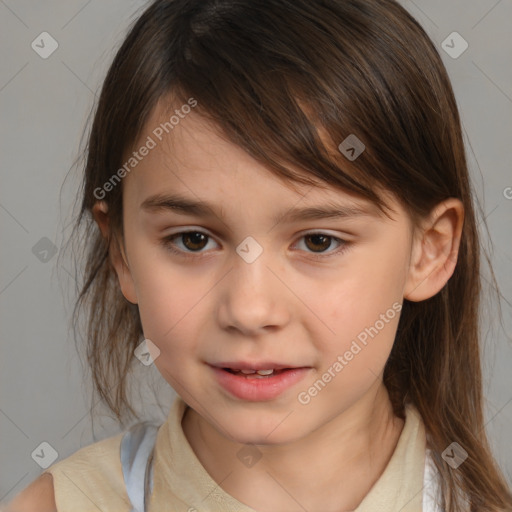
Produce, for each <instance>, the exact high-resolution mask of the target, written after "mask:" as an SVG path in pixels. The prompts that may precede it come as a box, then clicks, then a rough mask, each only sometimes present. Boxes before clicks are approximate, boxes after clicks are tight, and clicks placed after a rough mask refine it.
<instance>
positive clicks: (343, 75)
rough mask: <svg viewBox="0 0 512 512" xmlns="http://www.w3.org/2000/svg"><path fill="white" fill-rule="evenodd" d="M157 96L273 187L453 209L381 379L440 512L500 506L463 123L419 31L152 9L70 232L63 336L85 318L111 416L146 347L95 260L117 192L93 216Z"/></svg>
mask: <svg viewBox="0 0 512 512" xmlns="http://www.w3.org/2000/svg"><path fill="white" fill-rule="evenodd" d="M161 98H172V102H173V103H174V104H175V105H176V106H179V104H186V103H187V101H188V100H189V99H190V98H194V100H195V101H197V106H196V112H198V113H200V114H201V115H202V116H204V117H205V118H206V119H208V120H210V121H212V122H213V123H215V125H216V126H217V127H218V128H219V130H220V131H221V133H223V134H224V136H225V137H227V139H228V140H230V141H231V142H233V143H235V144H237V145H238V146H239V147H240V148H242V149H243V150H245V151H246V152H247V153H248V154H249V155H251V156H252V157H254V158H255V159H256V160H258V161H259V162H261V163H262V164H264V165H265V166H266V167H267V168H268V169H269V170H271V171H272V172H273V173H275V175H277V176H280V177H282V178H284V179H287V180H290V181H296V182H298V183H306V184H308V183H311V184H313V183H314V182H315V181H316V182H317V181H318V179H320V180H322V181H323V182H325V183H328V184H330V185H332V186H335V187H339V188H341V189H343V190H348V191H351V192H353V193H356V194H358V195H359V196H360V197H363V198H366V199H369V200H371V201H373V202H374V203H375V204H376V205H378V207H379V208H381V209H384V208H385V203H384V201H383V200H382V197H381V195H380V193H379V191H382V190H388V191H391V192H392V193H393V194H394V196H395V197H396V198H397V199H398V200H399V201H400V203H401V204H402V205H403V206H404V207H405V209H406V211H407V212H408V214H409V215H410V216H411V218H412V219H413V220H414V221H415V222H416V221H418V220H419V219H421V218H422V217H423V216H425V215H426V214H428V213H429V212H430V211H431V209H432V208H433V207H434V206H435V205H436V204H438V203H439V202H440V201H442V200H444V199H446V198H449V197H455V198H458V199H460V200H461V201H462V203H463V205H464V209H465V220H464V226H463V233H462V238H461V242H460V252H459V257H458V261H457V264H456V268H455V271H454V273H453V275H452V277H451V278H450V279H449V281H448V282H447V284H446V285H445V286H444V288H443V289H442V290H441V291H440V292H439V293H437V294H436V295H435V296H433V297H432V298H430V299H428V300H424V301H422V302H417V303H416V302H410V301H407V300H405V301H404V304H403V309H402V313H401V318H400V322H399V326H398V330H397V335H396V340H395V342H394V346H393V349H392V352H391V354H390V357H389V359H388V361H387V364H386V366H385V369H384V375H383V379H384V383H385V385H386V387H387V389H388V392H389V395H390V398H391V401H392V404H393V408H394V410H395V414H397V415H398V416H401V417H403V414H404V406H405V404H406V403H412V404H414V406H415V407H416V408H417V409H418V410H419V412H420V414H421V416H422V418H423V421H424V423H425V428H426V433H427V445H428V447H429V448H430V449H431V450H432V457H433V460H434V463H435V465H436V467H437V470H438V471H439V473H440V475H441V479H440V483H441V493H442V496H443V503H444V509H445V510H446V512H456V511H459V510H463V506H464V503H465V502H464V499H463V495H465V496H466V499H467V500H468V501H469V503H470V506H471V511H477V510H478V511H479V512H481V511H498V510H499V511H502V510H511V507H512V496H511V494H510V492H509V490H508V489H507V485H506V482H505V480H504V478H503V476H502V474H501V473H500V470H499V468H498V466H497V464H496V462H495V460H494V459H493V456H492V453H491V449H490V447H489V444H488V440H487V437H486V433H485V429H484V419H483V404H482V401H483V391H482V375H481V359H480V348H479V324H480V320H479V317H480V314H479V311H480V292H481V275H480V241H479V234H478V230H477V222H476V215H475V207H474V204H473V201H474V197H473V192H472V187H471V183H470V180H469V173H468V166H467V160H466V154H465V146H464V142H463V137H462V129H461V122H460V117H459V112H458V108H457V104H456V100H455V97H454V94H453V90H452V87H451V84H450V80H449V78H448V74H447V71H446V69H445V67H444V65H443V62H442V60H441V57H440V55H439V53H438V51H437V50H436V48H435V47H434V45H433V43H432V41H431V40H430V39H429V37H428V35H427V34H426V33H425V31H424V30H423V28H422V27H421V26H420V24H419V23H418V22H417V21H416V20H415V19H414V18H413V17H412V16H411V15H410V14H409V13H408V12H407V11H406V10H405V9H404V8H403V7H401V6H400V5H399V4H398V3H397V2H395V1H394V0H344V1H341V0H339V1H337V0H156V1H154V2H152V3H151V4H149V6H148V7H147V8H146V9H145V10H144V12H143V13H142V14H141V16H140V17H139V18H138V19H137V20H135V22H134V23H133V24H132V26H131V27H130V30H129V33H128V35H127V36H126V38H125V40H124V41H123V43H122V45H121V46H120V48H119V50H118V51H117V53H116V55H115V58H114V60H113V63H112V64H111V67H110V69H109V71H108V74H107V76H106V79H105V81H104V83H103V87H102V90H101V95H100V97H99V101H98V104H97V107H96V111H95V113H94V117H93V124H92V128H91V131H90V134H89V137H88V144H87V148H86V149H85V173H84V177H83V183H82V188H81V195H80V199H81V208H80V212H79V215H78V216H77V218H76V223H75V228H74V232H78V230H79V228H80V227H81V226H83V225H85V227H86V230H85V232H84V234H83V236H82V238H81V243H83V245H82V247H83V249H82V252H83V255H84V257H85V260H86V263H85V273H84V275H83V282H82V283H81V284H80V293H79V297H78V299H77V301H76V304H75V309H74V311H73V322H74V324H73V325H74V326H76V324H77V323H78V318H79V314H80V311H81V310H82V309H85V310H86V318H87V321H86V326H85V327H86V336H85V338H86V351H87V360H88V363H89V365H90V369H91V372H92V376H93V380H94V384H95V388H96V391H97V392H98V393H99V395H100V397H101V399H102V400H103V401H104V402H105V403H106V404H107V405H108V407H109V408H110V409H111V410H112V411H113V412H114V414H115V415H116V417H117V419H118V420H119V421H121V420H122V418H123V417H124V415H125V413H126V412H127V411H129V412H130V413H131V414H134V410H133V409H132V407H131V405H130V403H129V400H128V398H127V395H126V382H127V377H128V375H129V373H130V368H131V365H132V363H133V361H134V357H133V351H134V349H135V348H136V346H137V345H138V344H139V343H140V341H141V340H142V336H143V333H142V326H141V322H140V317H139V312H138V307H137V305H134V304H131V303H129V302H128V301H127V300H126V299H125V298H124V297H123V295H122V293H121V291H120V287H119V283H118V281H117V276H116V274H115V271H114V268H113V266H112V264H111V261H110V258H109V252H110V251H111V250H112V244H118V245H117V247H119V244H120V243H123V242H122V239H123V225H122V183H121V184H120V185H119V186H114V187H111V190H109V191H108V192H107V193H104V197H102V198H103V200H104V201H105V202H106V203H107V204H108V208H109V222H110V228H111V233H110V235H111V237H110V238H109V240H104V239H103V238H102V236H101V234H100V232H99V229H98V227H97V226H96V225H95V223H94V221H93V219H92V215H91V209H92V207H93V205H94V203H95V202H96V201H97V200H98V192H97V191H98V190H100V189H102V187H103V186H104V184H105V183H106V182H108V181H109V180H110V179H111V178H112V176H113V175H114V174H115V173H116V171H117V170H118V169H120V168H121V167H122V165H123V163H124V161H125V160H124V158H125V157H126V155H127V154H128V153H129V151H130V150H132V149H134V148H133V144H134V143H135V141H136V140H137V138H138V136H139V135H140V133H141V131H142V130H143V128H144V126H145V122H146V120H147V119H148V116H149V114H150V113H151V112H152V111H153V109H154V108H155V106H156V104H157V102H158V101H159V100H160V99H161ZM169 101H171V100H169ZM349 135H355V136H356V137H357V138H358V139H359V140H360V141H362V142H363V143H364V144H365V146H366V149H365V151H364V152H363V153H362V154H361V155H360V156H359V157H358V158H357V159H356V160H353V161H351V160H350V159H347V158H346V157H345V156H344V155H342V153H341V152H340V151H339V150H338V146H339V144H340V143H341V142H342V141H344V140H345V139H346V138H347V137H348V136H349ZM290 168H295V169H298V170H299V171H300V173H299V172H292V171H291V170H290ZM103 191H104V189H103ZM453 441H457V442H458V443H459V444H460V445H461V446H462V447H463V448H464V449H465V450H466V451H467V453H468V458H467V459H466V460H465V462H464V463H463V464H462V465H461V466H459V467H458V469H456V470H454V469H452V468H451V467H449V466H448V465H447V464H446V463H445V462H444V460H443V458H442V452H443V451H444V450H445V449H446V448H447V447H448V446H449V445H450V444H451V443H452V442H453Z"/></svg>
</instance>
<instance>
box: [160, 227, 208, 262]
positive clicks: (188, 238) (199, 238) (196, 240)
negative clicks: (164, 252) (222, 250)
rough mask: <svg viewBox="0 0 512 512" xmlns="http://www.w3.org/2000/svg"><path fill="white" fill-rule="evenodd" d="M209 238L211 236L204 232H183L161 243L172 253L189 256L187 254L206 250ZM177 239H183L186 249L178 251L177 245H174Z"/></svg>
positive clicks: (166, 238) (164, 239)
mask: <svg viewBox="0 0 512 512" xmlns="http://www.w3.org/2000/svg"><path fill="white" fill-rule="evenodd" d="M209 238H210V236H209V235H207V234H206V233H203V232H202V231H182V232H181V233H175V234H174V235H171V236H168V237H165V238H163V239H162V241H161V243H162V245H163V246H164V247H165V248H166V249H169V250H170V251H171V252H174V253H177V254H181V255H183V256H187V254H186V253H187V252H193V253H194V252H201V249H204V247H205V246H206V245H207V242H208V239H209ZM175 239H181V241H182V244H183V246H184V247H185V249H176V247H175V245H177V244H175V243H174V240H175Z"/></svg>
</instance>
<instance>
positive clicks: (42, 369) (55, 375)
mask: <svg viewBox="0 0 512 512" xmlns="http://www.w3.org/2000/svg"><path fill="white" fill-rule="evenodd" d="M402 4H403V5H404V6H405V7H406V8H407V9H408V10H409V11H410V12H411V13H412V14H413V16H415V17H416V18H417V19H418V21H419V22H420V23H421V24H422V25H423V26H424V27H425V29H426V30H427V32H428V33H429V35H430V36H431V38H432V39H433V41H434V42H435V43H436V45H437V47H438V48H439V49H440V53H441V55H442V57H443V60H444V62H445V64H446V66H447V69H448V72H449V74H450V77H451V79H452V82H453V86H454V89H455V94H456V96H457V101H458V104H459V107H460V110H461V115H462V122H463V128H464V132H465V137H466V144H467V145H468V156H469V158H470V166H471V173H472V175H473V177H474V185H475V189H476V191H477V194H478V199H479V201H480V203H481V205H482V212H483V214H482V217H483V218H485V220H486V222H487V224H488V226H489V230H490V239H491V240H492V242H493V243H494V251H493V253H492V261H493V264H494V266H495V272H496V277H497V280H498V282H499V284H500V286H501V289H502V293H503V295H504V297H505V300H502V305H503V313H504V316H503V319H502V322H501V323H500V319H499V316H498V314H497V308H496V306H497V305H496V303H492V302H488V305H487V307H486V313H485V318H486V325H484V328H483V335H484V342H483V353H484V375H485V396H486V420H487V429H488V433H489V437H490V439H491V443H492V447H493V450H494V453H495V455H496V458H497V460H498V462H499V464H500V465H501V467H502V468H503V470H504V471H505V473H506V475H507V478H508V480H509V482H511V483H512V443H511V438H512V436H511V432H512V372H511V370H510V366H511V364H512V345H511V341H510V339H511V336H512V327H511V326H512V318H511V307H510V303H512V279H511V277H510V275H511V274H510V266H511V259H512V229H511V225H512V222H511V220H512V189H510V188H508V187H512V172H511V168H512V165H511V164H512V151H511V146H512V144H511V140H510V138H511V135H512V130H511V128H512V66H511V62H512V58H511V57H512V52H511V50H512V40H511V35H510V33H511V28H512V27H511V26H510V20H512V2H511V1H510V0H500V1H496V0H478V1H477V0H472V1H468V0H457V1H450V2H445V1H444V0H422V1H421V2H420V0H416V1H415V2H414V3H413V2H411V1H403V2H402ZM144 5H145V2H143V1H140V0H139V1H131V2H129V1H126V0H108V1H100V0H89V1H84V0H69V1H66V2H64V1H58V0H53V1H42V0H41V1H36V0H31V1H30V0H0V34H1V36H0V37H1V39H2V44H1V45H0V55H1V62H2V66H1V69H0V119H1V128H0V129H1V133H0V144H1V164H0V165H1V180H2V181H1V188H0V223H1V225H0V228H1V233H2V243H1V245H0V262H1V263H0V315H1V317H0V326H1V345H0V347H1V351H2V352H1V359H0V432H1V442H0V461H1V467H0V501H3V500H8V499H11V498H12V497H13V496H14V495H15V494H16V493H17V492H19V491H20V490H21V489H22V488H24V487H25V486H26V485H28V484H29V483H30V482H31V481H32V480H34V479H35V478H36V477H37V476H38V475H39V474H40V473H41V472H42V468H41V467H40V466H39V465H38V464H36V462H35V457H34V459H33V458H32V455H31V454H32V453H33V452H34V450H36V448H38V447H39V446H40V444H41V443H42V442H47V443H49V444H50V445H51V446H52V447H53V448H54V449H55V450H56V451H57V452H58V455H59V457H60V459H63V458H65V457H67V456H69V455H70V454H72V453H73V452H75V451H76V450H77V449H79V448H80V447H82V446H86V445H88V444H90V443H92V442H95V441H98V440H100V439H103V438H105V437H108V436H111V435H115V434H117V433H118V432H120V427H119V426H118V425H117V424H116V423H115V422H114V421H113V420H112V418H111V417H110V416H109V415H108V414H107V413H106V409H105V408H104V407H103V406H101V405H100V404H94V407H93V411H94V413H95V417H94V421H93V420H92V419H91V416H90V414H89V412H88V410H89V405H90V396H91V384H90V381H88V380H87V379H85V378H84V376H83V370H82V366H81V364H80V360H79V358H78V356H77V354H76V351H75V345H74V342H73V338H72V331H71V329H70V328H69V319H70V315H71V310H72V304H73V292H74V286H75V281H74V277H73V276H74V269H73V267H72V261H71V260H67V259H66V258H60V259H59V260H58V257H57V254H55V255H52V247H54V251H56V252H57V253H58V252H59V251H61V250H62V249H63V244H64V242H65V241H66V240H67V237H68V236H69V234H70V221H71V215H72V212H73V204H74V201H75V197H76V190H77V186H78V183H79V176H80V174H79V173H80V169H79V167H78V168H77V167H73V162H74V160H75V158H76V157H77V151H78V147H79V143H80V137H81V135H82V131H83V128H84V125H85V123H86V119H87V116H88V114H89V111H90V108H91V106H92V104H93V101H94V100H95V95H96V94H97V93H98V91H99V86H100V84H101V80H102V79H103V77H104V76H105V73H106V71H107V67H108V65H109V64H110V62H111V59H112V57H113V54H114V51H115V50H116V49H117V48H118V47H119V45H120V44H121V41H122V39H123V36H124V34H125V30H126V28H127V26H128V24H129V23H130V22H131V21H132V20H133V19H134V18H135V17H136V16H137V15H138V14H140V12H141V9H142V8H143V7H144ZM44 31H46V32H48V33H50V34H51V36H52V37H53V38H54V39H55V40H56V41H57V42H58V45H59V46H58V48H57V50H56V51H55V52H54V53H53V54H52V55H51V56H49V57H48V58H47V59H43V58H41V57H40V56H39V55H38V54H37V53H36V52H35V51H34V50H33V49H32V47H31V43H32V41H34V40H35V39H36V38H37V36H39V34H41V33H42V32H44ZM454 31H457V32H458V33H460V34H461V35H462V37H463V38H464V39H465V40H466V41H467V42H468V43H469V48H468V49H467V51H465V52H464V53H463V54H462V55H460V56H459V57H458V58H453V57H451V56H449V55H448V54H447V53H446V52H445V51H444V50H443V48H442V43H443V41H445V40H446V38H447V37H448V35H449V34H451V33H452V32H454ZM457 44H458V43H456V45H457ZM456 48H457V46H456ZM66 176H67V179H66V181H65V178H66ZM507 191H508V192H509V193H507ZM507 196H508V198H507ZM41 239H43V240H42V241H41ZM484 240H485V241H487V242H488V239H487V237H486V236H484ZM34 247H35V249H34ZM43 250H48V251H49V252H47V254H46V255H45V254H44V252H43ZM59 256H60V255H59ZM45 258H46V259H49V261H47V262H44V259H45ZM42 260H43V261H42ZM57 261H59V265H58V264H57ZM486 303H487V302H486ZM137 377H140V378H141V382H142V383H144V384H142V385H141V386H142V387H141V388H140V393H139V392H137V394H136V395H135V399H136V400H138V403H139V405H140V406H139V407H138V410H139V411H141V412H142V413H143V414H145V415H146V416H148V417H150V418H154V419H155V420H157V421H163V420H164V419H165V417H166V416H167V413H168V409H169V406H170V403H171V401H172V398H173V396H174V395H173V392H172V390H171V389H170V388H169V386H167V384H166V383H165V382H164V381H163V379H162V378H161V377H160V376H159V374H158V371H157V370H156V369H155V368H154V365H153V366H149V367H145V366H143V365H142V364H140V365H139V368H138V369H137ZM148 382H149V383H154V384H155V385H156V386H157V389H158V390H159V392H158V395H157V397H158V401H156V400H155V398H154V396H153V394H152V393H151V392H150V389H149V384H145V383H148ZM137 389H138V388H137ZM157 402H159V403H160V405H159V404H158V403H157ZM38 449H39V450H40V448H38ZM36 452H37V450H36ZM47 453H48V450H47Z"/></svg>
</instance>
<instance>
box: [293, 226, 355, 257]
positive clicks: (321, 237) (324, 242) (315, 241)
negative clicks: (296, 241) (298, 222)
mask: <svg viewBox="0 0 512 512" xmlns="http://www.w3.org/2000/svg"><path fill="white" fill-rule="evenodd" d="M300 239H301V240H305V242H306V243H305V245H306V247H307V248H308V249H312V251H313V258H315V259H320V258H328V257H330V256H333V255H335V254H341V253H342V252H344V251H345V250H346V249H347V248H348V245H349V242H347V241H345V240H342V239H341V238H337V237H335V236H333V235H329V234H327V233H321V232H318V233H307V234H305V235H304V236H302V237H301V238H300ZM332 241H335V242H336V243H337V244H338V248H337V249H335V250H333V251H329V252H326V251H325V250H326V249H329V248H330V247H331V246H332Z"/></svg>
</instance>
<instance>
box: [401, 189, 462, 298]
mask: <svg viewBox="0 0 512 512" xmlns="http://www.w3.org/2000/svg"><path fill="white" fill-rule="evenodd" d="M463 223H464V206H463V204H462V202H461V201H459V200H458V199H456V198H453V197H452V198H449V199H446V200H445V201H442V202H441V203H439V204H438V205H437V206H436V207H435V208H434V209H433V210H432V212H431V213H430V214H429V216H428V218H427V219H425V220H424V221H423V222H422V225H421V226H418V227H416V228H415V234H414V237H413V246H412V251H411V262H410V265H409V271H408V275H407V280H406V284H405V289H404V298H405V299H407V300H410V301H413V302H419V301H422V300H426V299H429V298H430V297H433V296H434V295H435V294H436V293H438V292H439V291H440V290H441V289H442V288H443V287H444V285H445V284H446V283H447V282H448V280H449V279H450V277H451V276H452V274H453V271H454V270H455V265H456V264H457V258H458V254H459V247H460V238H461V234H462V225H463Z"/></svg>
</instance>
